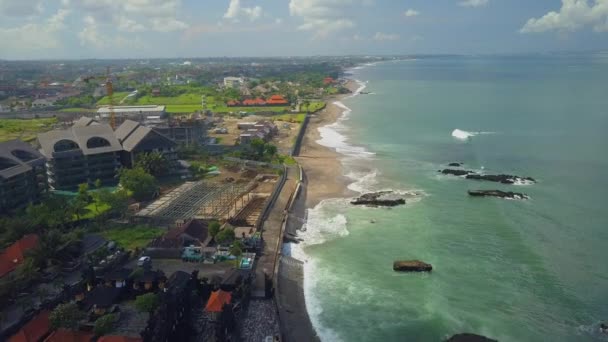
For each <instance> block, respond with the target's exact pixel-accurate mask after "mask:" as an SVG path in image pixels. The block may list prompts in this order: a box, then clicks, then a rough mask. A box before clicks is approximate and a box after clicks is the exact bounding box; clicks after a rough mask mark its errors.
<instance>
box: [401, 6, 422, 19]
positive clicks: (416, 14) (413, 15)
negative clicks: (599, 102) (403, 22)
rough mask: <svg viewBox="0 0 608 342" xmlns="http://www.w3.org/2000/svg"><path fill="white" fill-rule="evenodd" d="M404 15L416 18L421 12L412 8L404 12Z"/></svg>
mask: <svg viewBox="0 0 608 342" xmlns="http://www.w3.org/2000/svg"><path fill="white" fill-rule="evenodd" d="M403 15H405V16H406V17H415V16H418V15H420V12H418V11H416V10H414V9H411V8H410V9H408V10H407V11H405V12H403Z"/></svg>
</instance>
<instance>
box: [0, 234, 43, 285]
mask: <svg viewBox="0 0 608 342" xmlns="http://www.w3.org/2000/svg"><path fill="white" fill-rule="evenodd" d="M37 245H38V235H36V234H28V235H25V236H24V237H22V238H21V239H20V240H19V241H17V242H15V243H14V244H12V245H11V246H10V247H8V248H7V249H6V250H5V251H4V252H2V254H0V278H1V277H4V276H5V275H7V274H8V273H10V272H12V271H14V270H15V268H17V266H19V265H20V264H21V263H22V262H23V259H24V258H25V252H27V251H28V250H30V249H33V248H34V247H36V246H37Z"/></svg>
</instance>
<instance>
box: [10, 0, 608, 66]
mask: <svg viewBox="0 0 608 342" xmlns="http://www.w3.org/2000/svg"><path fill="white" fill-rule="evenodd" d="M607 49H608V0H400V1H397V0H0V58H3V59H47V58H125V57H131V58H145V57H207V56H296V55H340V54H420V53H458V54H493V53H526V52H548V51H563V50H565V51H581V50H607Z"/></svg>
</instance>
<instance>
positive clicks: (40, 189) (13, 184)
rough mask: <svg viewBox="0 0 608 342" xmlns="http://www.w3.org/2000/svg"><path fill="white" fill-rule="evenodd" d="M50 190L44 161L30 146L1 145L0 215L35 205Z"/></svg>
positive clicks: (15, 142)
mask: <svg viewBox="0 0 608 342" xmlns="http://www.w3.org/2000/svg"><path fill="white" fill-rule="evenodd" d="M46 190H47V182H46V174H45V159H44V156H43V155H42V154H40V152H38V151H36V150H35V149H34V148H32V146H31V145H30V144H28V143H25V142H23V141H20V140H11V141H6V142H3V143H0V212H4V211H9V210H13V209H18V208H23V207H24V206H26V205H28V204H29V203H32V202H36V201H37V200H38V198H39V197H40V195H41V194H42V193H44V192H46Z"/></svg>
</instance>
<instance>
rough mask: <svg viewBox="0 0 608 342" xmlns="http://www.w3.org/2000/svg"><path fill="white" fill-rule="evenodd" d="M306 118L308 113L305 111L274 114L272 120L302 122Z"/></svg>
mask: <svg viewBox="0 0 608 342" xmlns="http://www.w3.org/2000/svg"><path fill="white" fill-rule="evenodd" d="M304 118H306V114H305V113H300V114H282V115H275V116H273V117H272V120H280V121H287V122H297V123H302V122H304Z"/></svg>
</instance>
